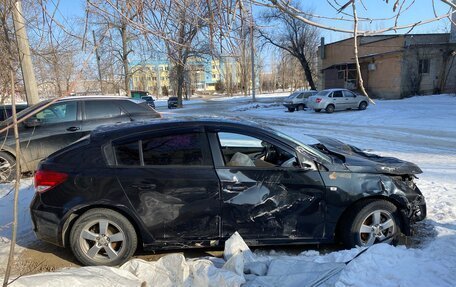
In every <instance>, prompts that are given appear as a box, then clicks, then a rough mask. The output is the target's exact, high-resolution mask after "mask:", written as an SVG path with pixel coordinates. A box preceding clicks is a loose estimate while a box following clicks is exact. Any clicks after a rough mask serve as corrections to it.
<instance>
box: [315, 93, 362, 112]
mask: <svg viewBox="0 0 456 287" xmlns="http://www.w3.org/2000/svg"><path fill="white" fill-rule="evenodd" d="M368 105H369V101H368V99H367V97H365V96H361V95H359V94H355V93H353V92H352V91H349V90H347V89H328V90H323V91H320V92H318V94H316V95H314V96H311V97H310V98H309V99H308V100H307V107H308V108H310V109H314V110H315V111H316V112H319V111H321V110H325V111H326V112H327V113H332V112H334V111H335V110H350V109H360V110H365V109H366V108H367V106H368Z"/></svg>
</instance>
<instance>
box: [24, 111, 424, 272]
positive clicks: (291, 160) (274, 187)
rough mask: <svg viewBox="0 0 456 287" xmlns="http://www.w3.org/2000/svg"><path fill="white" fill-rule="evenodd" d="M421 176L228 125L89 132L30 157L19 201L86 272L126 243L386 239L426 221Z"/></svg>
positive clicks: (40, 233) (329, 144)
mask: <svg viewBox="0 0 456 287" xmlns="http://www.w3.org/2000/svg"><path fill="white" fill-rule="evenodd" d="M417 173H421V170H420V169H419V168H418V167H417V166H416V165H415V164H412V163H409V162H404V161H401V160H398V159H395V158H385V157H380V156H376V155H372V154H366V153H364V152H362V151H361V150H359V149H357V148H355V147H353V146H349V145H345V144H343V143H341V142H339V141H336V140H332V139H328V138H323V137H321V138H320V137H318V138H317V140H315V142H314V143H312V144H311V145H309V144H304V143H301V142H299V141H297V140H294V139H292V138H290V137H288V136H285V135H282V134H280V133H279V132H277V131H274V130H271V129H266V128H262V127H259V126H257V125H254V124H242V123H239V122H236V121H230V120H214V119H208V120H202V119H183V120H180V121H176V120H174V121H166V120H162V121H158V122H148V123H142V124H139V123H138V124H121V125H115V126H111V127H109V126H106V127H101V128H98V129H97V130H95V131H94V132H92V134H91V135H90V136H88V137H86V138H84V139H82V140H80V141H79V142H77V143H75V144H73V145H71V146H69V147H67V148H64V149H62V150H60V151H58V152H56V153H54V154H52V155H51V156H49V157H48V158H47V159H46V160H44V161H42V162H41V164H40V167H39V170H38V171H37V173H36V175H35V188H36V194H35V197H34V199H33V202H32V204H31V214H32V221H33V225H34V231H35V233H36V235H37V237H38V238H40V239H42V240H45V241H49V242H51V243H53V244H56V245H59V246H69V247H70V248H71V249H72V251H73V253H74V255H75V256H76V258H77V259H78V260H79V261H80V262H82V263H83V264H86V265H101V264H103V265H118V264H121V263H123V262H125V261H126V260H128V259H129V258H130V257H131V256H132V255H133V254H134V252H135V250H136V249H137V247H138V246H139V247H141V248H146V249H152V250H156V249H166V248H182V247H184V246H185V247H204V246H218V245H221V244H222V243H223V241H224V240H226V239H227V238H228V237H229V236H230V235H231V234H232V233H234V232H235V231H238V232H239V233H240V234H241V235H242V236H243V237H244V239H245V240H246V242H247V243H248V244H250V245H266V244H288V243H313V244H315V243H330V242H334V241H341V242H342V243H343V244H345V246H346V247H353V246H357V245H371V244H374V243H377V242H390V243H394V242H395V241H396V239H397V237H398V236H399V234H400V233H404V234H407V235H409V234H410V226H411V224H412V223H413V222H415V221H419V220H422V219H423V218H424V217H425V216H426V205H425V202H424V198H423V195H422V194H421V192H420V190H419V189H418V187H417V186H416V185H415V184H414V182H413V179H414V175H415V174H417Z"/></svg>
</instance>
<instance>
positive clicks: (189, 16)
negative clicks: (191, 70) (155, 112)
mask: <svg viewBox="0 0 456 287" xmlns="http://www.w3.org/2000/svg"><path fill="white" fill-rule="evenodd" d="M144 7H145V10H147V12H145V13H144V15H145V16H144V18H143V19H142V22H143V24H144V25H145V26H146V27H147V31H148V32H150V31H160V33H161V34H160V35H159V36H158V37H157V35H154V34H152V36H154V38H155V39H156V40H157V41H160V40H163V41H164V46H165V49H166V54H167V56H168V59H169V60H170V61H171V62H172V63H173V67H172V69H171V71H170V72H171V75H174V76H175V80H176V81H175V85H174V86H175V93H176V94H177V97H178V106H179V107H182V98H183V97H182V95H183V88H184V84H185V75H186V73H187V71H186V69H187V65H188V60H189V59H190V58H191V57H198V56H200V55H201V54H202V53H206V54H210V52H211V51H210V48H209V47H208V41H207V40H206V39H204V37H198V36H199V35H198V34H201V33H203V32H204V29H207V28H208V18H210V17H211V15H212V14H211V11H212V10H211V7H212V4H211V2H210V1H206V0H177V1H176V0H162V1H146V3H145V4H144ZM206 36H207V34H206Z"/></svg>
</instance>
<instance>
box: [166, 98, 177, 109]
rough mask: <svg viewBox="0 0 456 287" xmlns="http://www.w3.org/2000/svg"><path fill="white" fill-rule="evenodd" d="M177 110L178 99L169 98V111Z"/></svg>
mask: <svg viewBox="0 0 456 287" xmlns="http://www.w3.org/2000/svg"><path fill="white" fill-rule="evenodd" d="M175 108H177V97H169V98H168V109H175Z"/></svg>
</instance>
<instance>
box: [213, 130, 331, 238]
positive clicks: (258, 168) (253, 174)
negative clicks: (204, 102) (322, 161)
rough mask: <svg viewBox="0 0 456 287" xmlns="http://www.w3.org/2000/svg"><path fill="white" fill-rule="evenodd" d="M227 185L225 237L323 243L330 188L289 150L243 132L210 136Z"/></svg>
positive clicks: (224, 194)
mask: <svg viewBox="0 0 456 287" xmlns="http://www.w3.org/2000/svg"><path fill="white" fill-rule="evenodd" d="M208 137H209V141H210V144H211V149H212V154H213V158H214V164H215V169H216V171H217V175H218V177H219V179H220V182H221V189H222V191H221V200H222V236H223V237H228V236H230V235H231V234H232V233H233V232H235V231H238V232H239V233H240V234H241V235H242V236H243V237H244V238H246V239H267V238H270V239H280V238H291V237H299V238H306V239H309V238H312V239H315V238H321V237H322V235H323V222H324V212H323V210H324V202H323V198H324V187H323V182H322V180H321V177H320V174H319V172H318V171H317V170H316V169H312V170H310V169H307V170H306V169H304V168H301V167H300V166H299V164H298V162H297V160H296V154H295V152H294V150H293V149H292V148H290V147H289V146H284V145H281V143H280V142H278V141H277V140H274V139H272V138H267V137H265V135H255V134H248V133H245V132H243V131H237V130H223V129H222V130H214V131H212V132H209V133H208Z"/></svg>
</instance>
